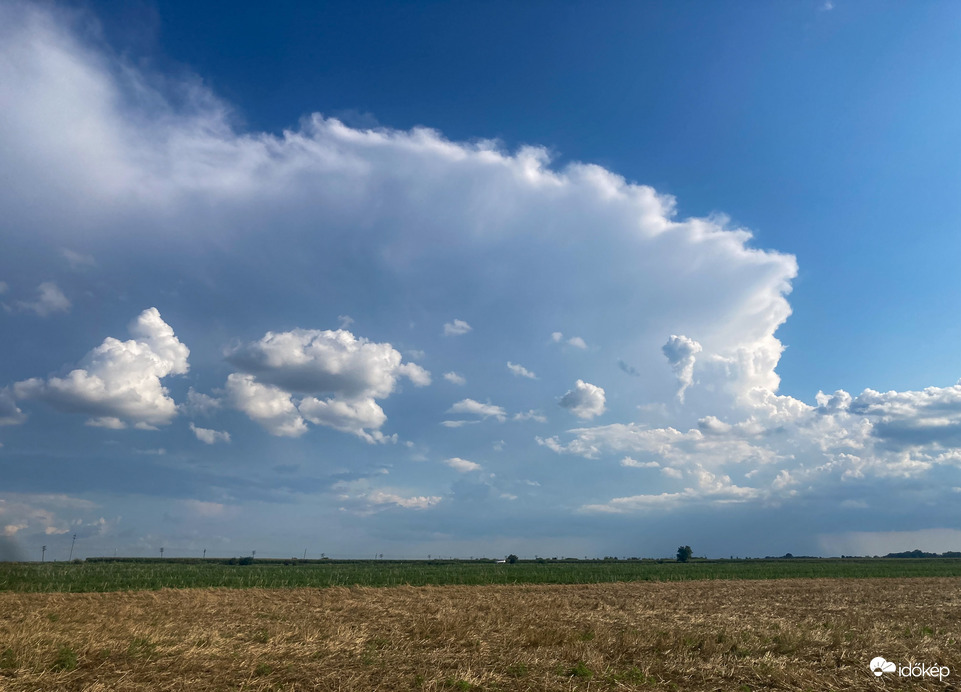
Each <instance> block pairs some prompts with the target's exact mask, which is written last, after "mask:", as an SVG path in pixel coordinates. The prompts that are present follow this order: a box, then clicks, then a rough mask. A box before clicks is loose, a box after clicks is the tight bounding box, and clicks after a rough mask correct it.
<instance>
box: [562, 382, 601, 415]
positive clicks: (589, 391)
mask: <svg viewBox="0 0 961 692" xmlns="http://www.w3.org/2000/svg"><path fill="white" fill-rule="evenodd" d="M604 402H605V398H604V390H603V389H602V388H601V387H598V386H597V385H593V384H591V383H590V382H584V381H583V380H577V382H575V383H574V389H571V390H570V391H568V392H567V393H566V394H565V395H564V396H562V397H561V400H560V402H558V403H559V404H560V405H561V406H563V407H564V408H566V409H567V410H568V411H570V412H571V413H573V414H574V415H575V416H577V417H578V418H584V419H591V418H594V417H596V416H599V415H601V414H602V413H604V411H605V408H604Z"/></svg>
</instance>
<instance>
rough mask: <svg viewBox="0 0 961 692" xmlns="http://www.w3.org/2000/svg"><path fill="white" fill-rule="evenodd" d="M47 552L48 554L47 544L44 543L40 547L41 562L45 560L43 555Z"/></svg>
mask: <svg viewBox="0 0 961 692" xmlns="http://www.w3.org/2000/svg"><path fill="white" fill-rule="evenodd" d="M46 554H47V546H45V545H44V546H41V547H40V562H43V561H44V557H43V556H44V555H46Z"/></svg>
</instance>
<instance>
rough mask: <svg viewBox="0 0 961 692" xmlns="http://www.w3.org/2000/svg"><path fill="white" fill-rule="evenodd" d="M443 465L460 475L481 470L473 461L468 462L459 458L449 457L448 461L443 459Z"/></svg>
mask: <svg viewBox="0 0 961 692" xmlns="http://www.w3.org/2000/svg"><path fill="white" fill-rule="evenodd" d="M444 463H445V464H447V465H448V466H450V467H451V468H452V469H454V470H455V471H460V472H461V473H468V472H470V471H479V470H480V469H481V465H480V464H477V463H475V462H473V461H468V460H467V459H461V458H460V457H451V458H450V459H445V460H444Z"/></svg>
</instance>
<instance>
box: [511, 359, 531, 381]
mask: <svg viewBox="0 0 961 692" xmlns="http://www.w3.org/2000/svg"><path fill="white" fill-rule="evenodd" d="M507 369H508V370H510V371H511V372H512V373H514V374H515V375H516V376H517V377H526V378H528V379H531V380H536V379H537V375H535V374H534V373H532V372H531V371H530V370H528V369H527V368H525V367H524V366H523V365H518V364H517V363H511V362H510V361H507Z"/></svg>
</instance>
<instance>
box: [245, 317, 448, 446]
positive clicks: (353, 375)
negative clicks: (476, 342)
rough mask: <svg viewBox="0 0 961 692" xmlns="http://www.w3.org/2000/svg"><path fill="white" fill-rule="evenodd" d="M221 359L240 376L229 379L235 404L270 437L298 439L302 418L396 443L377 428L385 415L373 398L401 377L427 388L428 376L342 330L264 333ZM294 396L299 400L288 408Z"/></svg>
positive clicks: (386, 347)
mask: <svg viewBox="0 0 961 692" xmlns="http://www.w3.org/2000/svg"><path fill="white" fill-rule="evenodd" d="M227 360H228V361H229V362H230V363H232V364H233V365H235V366H236V367H238V368H240V369H241V370H243V371H244V374H243V375H241V374H237V373H235V374H233V375H231V376H230V378H228V387H227V388H228V391H229V392H230V393H231V396H232V402H233V404H234V406H235V407H237V408H239V409H240V410H242V411H244V412H245V413H247V415H248V416H250V417H251V418H252V419H253V420H256V421H257V422H259V423H261V425H263V426H264V427H265V428H266V429H267V430H268V431H269V432H271V433H272V434H274V435H285V436H297V435H301V434H303V432H305V431H306V424H305V422H304V421H305V420H306V421H310V422H311V423H313V424H315V425H323V426H326V427H330V428H334V429H335V430H340V431H341V432H347V433H350V434H353V435H356V436H358V437H360V438H361V439H363V440H365V441H367V442H371V443H374V442H386V441H390V440H396V437H395V436H385V435H384V434H383V433H381V432H380V430H379V429H380V428H381V426H383V424H384V423H385V422H386V421H387V416H386V415H385V414H384V411H383V409H382V408H381V407H380V405H379V404H377V402H376V399H383V398H386V397H388V396H389V395H390V394H391V393H392V392H393V391H394V388H395V387H396V384H397V381H398V379H400V378H402V377H406V378H407V379H409V380H410V381H411V382H412V383H413V384H414V386H417V387H424V386H427V385H429V384H430V383H431V378H430V373H429V372H427V371H426V370H424V368H422V367H420V366H419V365H417V364H415V363H404V362H402V360H403V359H402V357H401V354H400V353H399V352H398V351H397V350H395V349H394V348H393V346H391V345H390V344H389V343H375V342H372V341H368V340H367V339H365V338H363V337H356V336H354V335H353V334H351V333H350V332H349V331H346V330H344V329H338V330H336V331H330V330H326V331H320V330H308V329H294V330H292V331H289V332H280V333H274V332H267V334H266V335H265V336H264V337H263V338H262V339H260V340H259V341H256V342H253V343H249V344H245V345H242V346H239V347H237V348H234V349H232V350H231V351H230V352H229V353H228V354H227ZM295 395H304V396H302V397H301V398H300V400H299V402H298V403H295V402H294V400H293V397H294V396H295ZM320 397H324V398H320Z"/></svg>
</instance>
